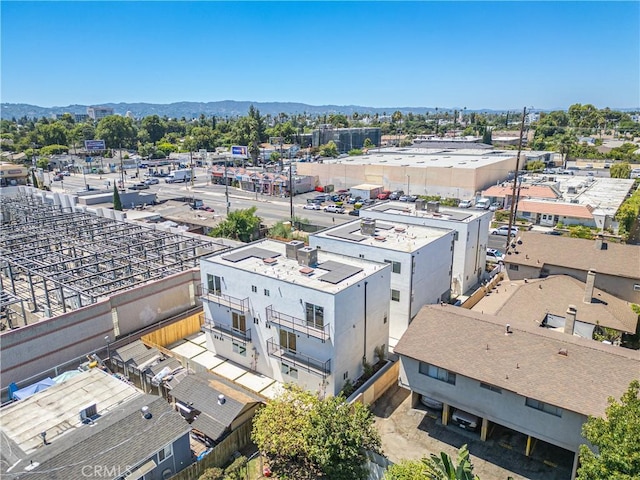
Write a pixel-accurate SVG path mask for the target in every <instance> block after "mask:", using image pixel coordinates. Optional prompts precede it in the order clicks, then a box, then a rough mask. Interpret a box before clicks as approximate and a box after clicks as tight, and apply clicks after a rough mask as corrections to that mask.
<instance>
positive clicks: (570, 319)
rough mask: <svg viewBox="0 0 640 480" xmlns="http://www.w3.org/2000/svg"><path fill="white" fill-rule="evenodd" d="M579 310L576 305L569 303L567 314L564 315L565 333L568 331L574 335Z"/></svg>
mask: <svg viewBox="0 0 640 480" xmlns="http://www.w3.org/2000/svg"><path fill="white" fill-rule="evenodd" d="M577 313H578V310H577V309H576V307H575V305H569V308H567V315H566V317H564V333H568V334H569V335H573V329H574V326H575V323H576V314H577Z"/></svg>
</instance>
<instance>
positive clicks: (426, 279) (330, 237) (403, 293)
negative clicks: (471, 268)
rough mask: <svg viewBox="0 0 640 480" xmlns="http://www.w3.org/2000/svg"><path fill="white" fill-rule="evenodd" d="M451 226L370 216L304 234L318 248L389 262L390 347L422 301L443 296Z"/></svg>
mask: <svg viewBox="0 0 640 480" xmlns="http://www.w3.org/2000/svg"><path fill="white" fill-rule="evenodd" d="M454 237H455V231H453V230H445V229H442V228H434V227H423V226H420V225H411V224H407V223H404V222H397V221H394V222H383V221H380V220H378V221H376V219H373V218H363V219H361V220H359V221H354V222H350V223H346V224H343V225H340V226H337V227H333V228H329V229H327V230H323V231H321V232H318V233H316V234H314V235H311V236H310V237H309V245H310V246H312V247H317V248H319V249H322V250H323V251H329V252H333V253H339V254H342V255H349V256H351V257H359V258H364V259H367V260H374V261H376V262H383V263H389V264H391V294H390V300H389V315H390V316H389V345H390V346H391V347H393V346H395V344H396V343H398V340H400V337H401V336H402V334H403V333H404V332H405V331H406V329H407V327H408V326H409V323H411V320H412V319H413V317H414V316H415V315H416V314H417V313H418V311H419V310H420V308H422V307H423V306H424V305H428V304H433V303H439V302H441V301H448V300H449V296H450V293H451V273H452V272H451V265H452V262H453V246H454Z"/></svg>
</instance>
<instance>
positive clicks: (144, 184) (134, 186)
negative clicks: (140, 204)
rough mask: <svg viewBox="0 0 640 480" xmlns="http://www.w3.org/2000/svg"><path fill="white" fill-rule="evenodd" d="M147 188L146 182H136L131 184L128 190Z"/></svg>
mask: <svg viewBox="0 0 640 480" xmlns="http://www.w3.org/2000/svg"><path fill="white" fill-rule="evenodd" d="M147 188H149V185H147V184H146V183H136V184H134V185H131V186H130V187H129V190H145V189H147Z"/></svg>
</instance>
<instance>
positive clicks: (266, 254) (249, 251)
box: [222, 247, 280, 263]
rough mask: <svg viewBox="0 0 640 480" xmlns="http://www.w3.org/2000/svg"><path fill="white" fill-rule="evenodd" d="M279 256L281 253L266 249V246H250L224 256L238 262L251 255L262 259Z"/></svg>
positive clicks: (230, 260)
mask: <svg viewBox="0 0 640 480" xmlns="http://www.w3.org/2000/svg"><path fill="white" fill-rule="evenodd" d="M279 256H280V254H279V253H276V252H272V251H271V250H266V249H264V248H258V247H249V248H245V249H243V250H239V251H237V252H233V253H230V254H229V255H224V256H223V257H222V258H223V259H224V260H227V261H229V262H233V263H237V262H241V261H242V260H246V259H247V258H251V257H256V258H259V259H260V260H262V259H265V258H275V257H279Z"/></svg>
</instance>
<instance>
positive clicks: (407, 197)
mask: <svg viewBox="0 0 640 480" xmlns="http://www.w3.org/2000/svg"><path fill="white" fill-rule="evenodd" d="M398 200H399V201H401V202H408V201H409V195H402V196H401V197H400V198H399V199H398Z"/></svg>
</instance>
